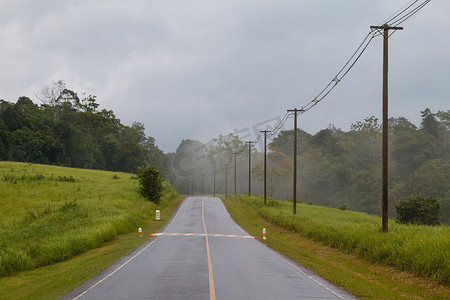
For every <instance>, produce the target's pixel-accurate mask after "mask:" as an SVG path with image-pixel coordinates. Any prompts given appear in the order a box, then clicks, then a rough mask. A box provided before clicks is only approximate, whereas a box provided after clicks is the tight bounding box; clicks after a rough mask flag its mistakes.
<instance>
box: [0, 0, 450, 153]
mask: <svg viewBox="0 0 450 300" xmlns="http://www.w3.org/2000/svg"><path fill="white" fill-rule="evenodd" d="M409 2H410V0H378V1H368V0H363V1H361V0H346V1H336V0H310V1H300V0H276V1H274V0H220V1H212V0H209V1H207V0H203V1H200V0H199V1H194V0H157V1H152V0H136V1H134V0H133V1H111V0H105V1H99V0H95V1H87V0H77V1H63V0H55V1H51V0H40V1H22V0H0V99H4V100H7V101H11V102H16V101H17V98H18V97H20V96H28V97H30V98H31V99H32V100H33V101H34V102H35V103H39V100H37V98H36V97H35V92H38V91H40V90H41V89H42V87H43V86H47V85H50V84H51V82H52V81H57V80H64V81H65V82H66V84H67V87H68V88H69V89H72V90H73V91H75V92H77V93H78V94H79V95H80V94H81V93H82V92H86V93H87V94H92V95H97V99H98V103H99V104H100V109H102V108H104V109H108V110H113V111H114V112H115V114H116V116H117V117H118V118H119V119H121V121H122V122H123V123H124V124H126V125H131V124H132V123H133V122H134V121H138V122H141V123H144V124H145V128H146V133H147V135H150V136H153V137H155V138H156V143H157V145H158V146H159V147H160V148H162V149H163V150H164V151H166V152H173V151H175V150H176V147H177V146H178V144H179V143H180V142H181V140H182V139H195V140H199V141H201V142H204V143H207V142H208V141H210V140H211V139H212V138H215V137H217V136H218V135H219V134H228V133H230V132H238V133H239V134H240V135H241V137H242V138H244V139H247V140H250V139H253V138H255V133H254V132H255V131H258V130H259V129H265V128H267V127H268V128H270V126H273V125H274V123H276V120H277V119H280V118H282V117H283V116H284V115H285V113H286V110H287V109H293V108H300V107H302V106H303V105H305V104H306V103H308V102H309V101H310V100H312V99H313V98H314V97H315V96H316V95H317V94H318V93H319V92H320V90H321V89H323V88H324V87H325V86H326V85H327V84H328V82H329V81H330V80H331V79H333V77H334V76H335V75H336V73H337V72H338V71H339V69H340V68H341V67H342V66H343V65H344V64H345V62H346V61H347V60H348V59H349V58H350V56H351V55H352V54H353V52H354V51H355V50H356V48H357V47H358V45H359V44H360V43H361V42H362V40H363V38H364V37H365V35H366V34H367V33H368V32H369V31H370V28H369V27H370V26H371V25H381V24H382V22H383V21H384V20H385V19H386V18H388V17H389V16H390V15H391V14H393V13H395V12H396V11H397V10H398V9H400V8H401V7H403V6H404V5H405V4H407V3H409ZM402 26H404V30H403V31H397V32H396V33H395V34H393V35H392V36H391V37H390V39H389V47H390V49H389V50H390V51H389V79H390V80H389V101H390V105H389V109H390V111H389V115H390V116H392V117H398V116H404V117H406V118H407V119H409V120H410V121H412V122H413V123H415V124H416V125H420V120H421V118H420V111H421V110H424V109H425V108H427V107H428V108H430V109H431V110H432V111H433V112H436V111H438V110H447V109H449V100H450V99H449V98H450V96H449V95H450V38H449V36H450V1H448V0H432V1H431V2H430V3H429V4H428V5H427V6H425V7H424V8H423V9H422V10H421V11H420V12H419V13H417V14H416V15H414V16H413V17H412V18H410V19H408V20H407V21H406V22H405V23H403V24H402ZM381 76H382V37H378V38H376V39H374V40H373V41H372V43H371V44H370V45H369V47H368V49H367V51H366V52H365V53H364V54H363V56H362V57H361V59H360V61H359V62H358V63H357V64H356V66H355V67H354V68H353V69H352V70H351V71H350V73H349V74H348V75H347V77H345V78H344V79H343V80H342V81H341V82H340V83H339V84H338V85H337V87H336V88H335V89H334V90H333V91H332V92H331V93H330V94H329V95H328V96H327V97H326V98H325V99H324V100H323V101H322V102H320V103H319V104H318V105H317V106H315V107H314V108H313V109H311V110H310V111H308V112H307V113H305V114H303V115H301V117H300V119H299V128H301V129H303V130H306V131H307V132H309V133H311V134H314V133H316V132H317V131H319V130H321V129H324V128H326V127H327V126H328V125H329V124H334V125H335V126H336V127H338V128H342V129H343V130H349V129H350V125H351V124H352V123H355V122H356V121H360V120H363V119H364V118H366V117H369V116H372V115H374V116H376V117H378V118H379V119H381V95H382V85H381V79H382V77H381ZM292 123H293V122H292V120H288V122H287V123H286V124H285V129H290V128H292V126H293V124H292Z"/></svg>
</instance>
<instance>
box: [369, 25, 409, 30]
mask: <svg viewBox="0 0 450 300" xmlns="http://www.w3.org/2000/svg"><path fill="white" fill-rule="evenodd" d="M370 29H388V30H403V27H390V26H389V25H388V24H384V25H382V26H370Z"/></svg>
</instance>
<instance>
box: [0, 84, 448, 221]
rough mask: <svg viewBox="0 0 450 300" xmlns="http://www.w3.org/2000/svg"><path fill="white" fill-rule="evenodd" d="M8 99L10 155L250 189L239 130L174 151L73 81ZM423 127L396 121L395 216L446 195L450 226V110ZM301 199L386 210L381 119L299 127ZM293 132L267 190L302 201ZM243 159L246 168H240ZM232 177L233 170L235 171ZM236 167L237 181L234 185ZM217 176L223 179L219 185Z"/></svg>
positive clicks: (272, 151) (259, 158)
mask: <svg viewBox="0 0 450 300" xmlns="http://www.w3.org/2000/svg"><path fill="white" fill-rule="evenodd" d="M36 97H37V98H38V99H39V100H40V101H41V102H42V103H41V104H40V105H37V104H35V103H33V102H32V101H31V100H30V99H29V98H28V97H20V98H19V99H18V100H17V102H16V103H11V102H8V101H4V100H0V160H12V161H23V162H31V163H42V164H52V165H60V166H68V167H77V168H89V169H101V170H110V171H123V172H131V173H136V171H137V169H138V167H142V166H147V165H152V166H154V167H156V168H157V169H158V170H160V171H161V173H162V175H163V176H164V177H166V178H168V179H169V181H170V182H171V183H172V185H173V186H174V187H175V188H176V189H178V191H179V192H180V193H184V194H200V193H205V194H206V193H210V194H212V193H213V192H214V187H215V191H216V193H218V194H225V185H226V186H227V190H226V193H227V194H228V195H231V194H233V193H234V192H235V191H236V193H238V194H239V193H247V192H248V176H249V163H248V161H249V150H248V149H249V148H248V144H247V143H245V142H244V141H242V140H241V139H239V137H238V136H235V135H232V134H230V135H228V136H219V137H218V138H217V139H215V140H214V143H211V144H209V145H205V144H203V143H201V142H198V141H193V140H183V141H182V142H181V143H180V145H179V146H178V148H177V151H176V152H175V153H168V154H164V153H163V151H161V150H160V149H159V148H158V146H157V145H156V144H155V139H154V138H152V137H150V136H146V135H145V133H144V125H143V124H141V123H138V122H135V123H133V124H132V125H131V126H126V125H123V124H122V123H121V122H120V120H119V119H117V118H116V116H115V115H114V112H113V111H111V110H105V109H102V110H99V104H98V103H97V100H96V97H95V96H91V95H89V96H86V95H85V94H83V96H82V97H79V96H78V95H77V93H75V92H74V91H72V90H69V89H67V88H66V85H65V83H64V82H63V81H58V82H54V83H53V84H52V85H50V86H48V87H45V88H43V89H42V91H41V92H40V93H39V94H37V95H36ZM421 113H422V122H421V124H420V126H416V125H414V124H412V123H411V122H409V121H408V120H407V119H405V118H403V117H398V118H391V119H390V120H389V210H390V212H389V215H390V216H391V217H392V216H394V215H395V213H394V205H396V204H397V203H398V201H399V200H400V199H402V198H403V197H408V196H410V195H418V194H421V195H422V196H424V197H430V196H432V197H435V198H437V199H439V201H440V202H441V219H442V221H444V222H445V223H447V224H450V135H449V132H450V110H447V111H438V112H436V113H433V112H431V111H430V109H425V110H424V111H422V112H421ZM297 134H298V138H297V141H298V145H297V148H298V153H297V158H298V164H297V172H298V176H297V180H298V182H297V187H298V188H297V193H298V194H297V199H299V201H301V202H304V203H311V204H318V205H325V206H330V207H336V208H341V209H353V210H358V211H363V212H367V213H370V214H380V211H381V201H380V199H381V125H380V124H379V122H378V120H377V119H376V118H375V117H369V118H366V119H365V120H363V121H358V122H356V123H354V124H353V125H352V126H351V130H350V131H348V132H345V131H342V130H340V129H338V128H336V127H334V126H333V125H330V126H329V127H328V128H326V129H323V130H321V131H319V132H317V133H316V134H314V135H311V134H308V133H306V132H305V131H302V130H298V132H297ZM293 135H294V133H293V130H286V131H281V132H279V134H278V136H277V137H276V138H275V139H273V141H272V143H271V144H269V145H268V154H267V191H268V195H269V196H271V197H276V198H279V199H292V173H293V172H292V171H293V166H292V161H293V137H294V136H293ZM235 165H236V169H235V167H234V166H235ZM250 168H251V170H250V171H251V177H252V180H251V185H252V193H253V194H262V193H263V184H262V183H263V153H262V152H258V151H257V150H256V148H255V147H253V148H252V149H251V166H250ZM225 174H227V177H225ZM234 174H236V185H235V184H234V179H235V177H234ZM214 182H215V184H214Z"/></svg>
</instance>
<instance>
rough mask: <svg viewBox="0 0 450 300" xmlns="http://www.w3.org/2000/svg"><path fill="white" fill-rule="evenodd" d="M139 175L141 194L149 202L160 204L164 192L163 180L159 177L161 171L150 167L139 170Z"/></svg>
mask: <svg viewBox="0 0 450 300" xmlns="http://www.w3.org/2000/svg"><path fill="white" fill-rule="evenodd" d="M137 173H138V178H139V187H140V190H141V194H142V195H143V196H144V197H145V198H147V199H148V200H150V201H152V202H155V203H159V201H160V198H161V196H162V191H163V185H162V181H163V179H161V178H160V177H159V171H158V170H157V169H156V168H155V167H153V166H148V167H145V168H139V169H138V170H137Z"/></svg>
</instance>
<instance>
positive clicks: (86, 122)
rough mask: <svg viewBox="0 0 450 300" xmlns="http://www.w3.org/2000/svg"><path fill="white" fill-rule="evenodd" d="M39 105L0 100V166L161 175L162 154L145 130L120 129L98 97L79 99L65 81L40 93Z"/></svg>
mask: <svg viewBox="0 0 450 300" xmlns="http://www.w3.org/2000/svg"><path fill="white" fill-rule="evenodd" d="M37 97H38V98H39V99H40V100H41V101H42V104H41V105H37V104H35V103H33V102H32V101H31V100H30V98H28V97H20V98H19V99H18V100H17V102H16V103H10V102H7V101H4V100H0V160H11V161H18V162H31V163H42V164H51V165H59V166H67V167H76V168H87V169H100V170H110V171H122V172H131V173H136V171H137V169H138V167H140V166H145V165H153V166H155V167H156V168H157V169H159V170H161V171H162V172H163V173H164V172H165V170H166V165H167V159H166V156H165V154H164V153H163V152H162V151H161V150H160V149H159V148H158V146H157V145H156V144H155V139H154V138H153V137H150V136H146V135H145V133H144V129H145V128H144V125H143V124H141V123H138V122H135V123H133V125H132V126H126V125H123V124H122V123H121V122H120V120H119V119H117V118H116V116H115V115H114V112H113V111H111V110H105V109H102V110H98V106H99V104H98V103H97V102H96V97H95V96H92V95H89V96H87V97H83V98H80V97H79V96H78V95H77V93H75V92H73V91H72V90H69V89H67V88H66V85H65V83H64V82H63V81H58V82H54V83H53V84H52V85H51V86H49V87H45V88H43V89H42V91H41V92H40V94H39V95H37Z"/></svg>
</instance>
